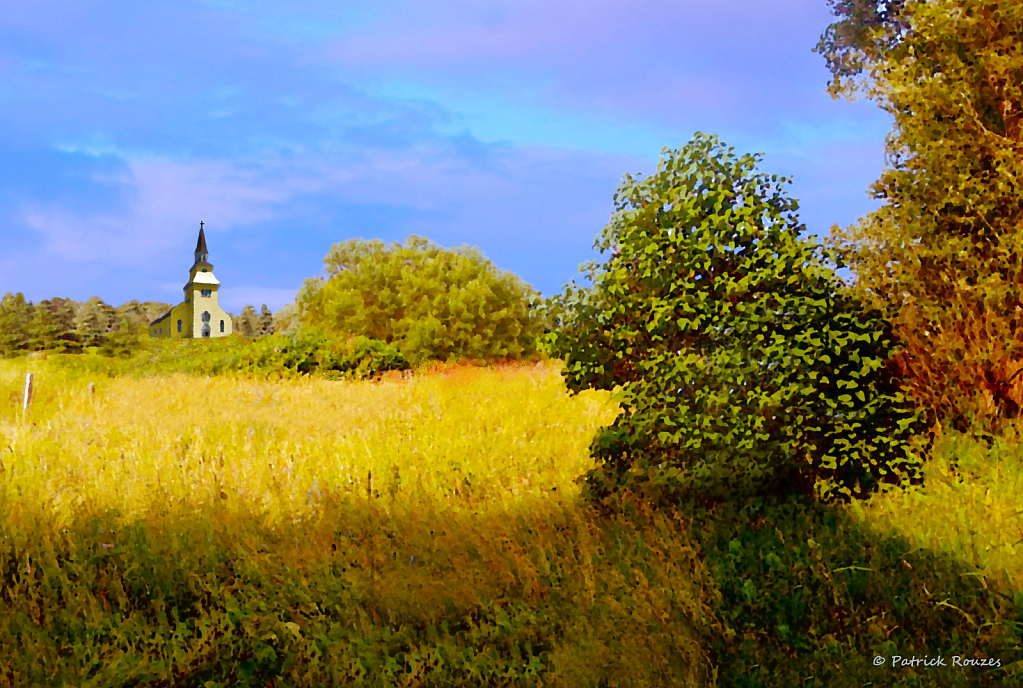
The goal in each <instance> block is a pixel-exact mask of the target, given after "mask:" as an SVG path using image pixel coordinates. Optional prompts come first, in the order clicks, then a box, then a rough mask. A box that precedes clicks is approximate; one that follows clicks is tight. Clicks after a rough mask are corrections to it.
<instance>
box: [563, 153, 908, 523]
mask: <svg viewBox="0 0 1023 688" xmlns="http://www.w3.org/2000/svg"><path fill="white" fill-rule="evenodd" d="M731 151H732V149H727V152H726V151H724V150H722V146H721V145H720V144H719V143H718V140H717V138H716V137H714V136H706V135H703V134H697V135H696V136H695V137H694V139H693V140H692V141H690V143H689V144H687V145H686V146H685V147H684V148H683V149H680V150H674V151H668V149H665V151H664V152H663V153H662V158H661V160H660V163H659V164H658V168H657V173H656V174H655V175H654V176H652V177H651V178H649V179H646V180H640V179H635V180H634V179H633V178H632V177H631V176H629V175H626V177H625V179H624V181H623V182H622V185H621V186H620V188H619V189H618V192H617V194H616V195H615V208H616V210H615V213H614V215H613V216H612V219H611V222H610V223H609V224H608V226H607V227H606V228H605V229H604V232H603V235H602V239H601V238H598V240H597V242H596V244H595V248H599V249H600V251H601V253H604V252H606V251H607V250H609V249H612V255H611V258H610V259H609V260H608V261H607V262H606V263H604V264H602V265H601V264H598V263H596V262H594V263H590V264H589V265H588V266H585V267H586V268H587V270H588V273H589V279H590V280H592V281H593V282H594V288H593V289H578V288H576V287H575V285H574V284H573V285H569V286H568V287H567V288H566V290H565V293H564V294H562V295H561V296H559V297H556V298H555V299H551V300H548V301H547V302H545V307H544V310H545V315H544V317H545V318H546V320H547V322H548V323H553V326H552V331H551V332H550V333H548V335H547V345H548V346H549V347H550V350H551V352H552V353H553V354H554V355H557V356H560V357H563V358H564V359H565V362H566V366H565V368H564V370H563V375H564V376H565V378H566V383H567V385H568V387H569V389H570V390H573V391H580V390H583V389H589V388H593V389H615V388H618V389H617V391H618V394H617V397H618V400H619V401H620V402H621V404H622V408H623V414H622V415H620V416H619V417H618V419H617V420H616V421H615V423H614V424H613V425H611V426H610V427H608V428H605V429H604V430H603V431H601V432H600V433H599V434H598V435H597V436H596V438H595V439H594V441H593V444H592V446H591V450H592V452H593V453H594V456H595V457H596V458H597V459H598V460H599V461H600V465H598V466H597V467H596V468H595V469H593V470H592V471H590V472H589V473H588V474H587V475H586V476H583V478H581V479H580V480H581V481H582V482H584V488H583V493H584V495H586V496H587V497H588V498H590V499H592V500H597V501H600V500H603V499H604V498H606V497H608V496H609V495H611V494H612V493H623V492H624V491H626V490H628V491H631V492H634V493H636V494H639V493H647V494H648V496H650V497H651V498H655V499H658V498H666V497H667V496H668V495H674V496H676V497H683V496H689V497H695V498H697V499H699V500H701V501H705V502H708V503H718V502H722V501H726V500H730V499H736V500H741V499H748V498H752V497H755V496H758V495H776V496H780V495H815V496H816V497H818V498H820V499H823V500H829V499H832V498H846V499H847V498H848V497H850V496H861V495H863V494H864V493H865V492H866V491H868V490H870V489H873V488H874V487H875V486H877V485H878V484H879V483H882V482H901V481H905V480H907V479H908V480H911V481H914V482H918V481H919V480H920V472H919V467H920V460H919V457H918V456H917V455H916V454H915V453H914V451H912V449H911V447H910V445H909V442H908V440H909V439H910V438H911V437H912V435H913V434H914V432H916V431H918V430H920V429H922V423H921V418H920V414H919V412H918V411H917V409H915V408H914V407H912V406H911V405H910V403H909V402H908V400H907V398H906V397H905V396H904V395H903V394H902V393H901V392H900V391H899V390H898V386H897V379H896V378H895V377H894V376H893V374H892V373H891V371H890V368H889V367H888V366H887V365H886V361H887V360H888V357H889V356H890V355H891V353H892V351H893V348H894V344H893V341H892V337H891V332H890V326H889V325H888V324H887V323H886V322H885V321H884V320H882V319H881V318H880V317H879V314H878V313H877V312H876V311H867V310H866V309H864V308H863V306H862V304H861V303H860V302H858V301H856V300H855V299H854V298H852V297H851V296H849V295H847V294H845V293H844V292H842V291H840V290H839V288H838V284H839V283H838V282H837V281H836V280H835V278H834V277H833V272H832V271H831V270H829V269H827V268H824V267H822V266H821V265H820V264H819V262H818V257H817V256H816V254H815V250H816V249H817V247H816V246H814V245H812V244H810V243H808V242H805V241H803V240H800V239H799V233H800V232H801V231H803V230H804V228H803V226H802V225H799V224H798V223H797V219H796V215H795V211H796V210H797V209H798V204H797V203H796V201H795V200H792V199H789V198H787V197H786V196H785V195H784V193H783V185H784V184H785V183H786V182H788V181H789V180H787V179H785V178H779V177H777V176H771V177H768V176H767V175H764V174H759V173H754V170H755V166H756V162H757V159H758V158H757V156H749V155H746V156H743V157H742V158H740V159H736V157H735V156H734V155H733V154H732V152H731ZM824 257H827V254H825V255H824Z"/></svg>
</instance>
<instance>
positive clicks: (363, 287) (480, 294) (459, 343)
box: [294, 236, 538, 362]
mask: <svg viewBox="0 0 1023 688" xmlns="http://www.w3.org/2000/svg"><path fill="white" fill-rule="evenodd" d="M324 264H325V265H326V268H327V274H328V277H327V279H326V280H323V279H319V278H317V279H312V280H306V282H305V284H304V285H303V287H302V289H301V291H300V292H299V294H298V296H297V298H296V309H295V310H296V311H297V313H296V315H295V318H294V319H295V320H297V321H298V325H299V327H301V326H308V325H315V326H320V327H322V328H323V329H324V330H326V331H328V332H330V333H332V334H334V335H335V336H340V337H348V336H358V335H364V336H366V337H369V338H371V339H375V340H380V341H383V342H386V343H388V344H390V343H394V344H395V345H397V346H398V348H399V350H400V351H401V353H402V355H403V356H404V357H405V358H406V359H407V360H409V361H412V362H418V361H422V360H425V359H446V358H450V357H467V358H473V359H477V360H494V359H498V358H505V357H507V358H522V357H525V356H529V355H531V354H533V353H534V352H535V350H536V331H537V327H536V325H535V324H534V323H533V322H532V320H531V318H530V317H529V305H530V303H531V300H532V299H533V298H534V297H536V296H537V295H538V294H537V292H536V291H535V290H534V289H532V288H531V287H529V286H528V285H527V284H525V283H524V282H522V280H520V279H519V278H518V277H516V276H515V275H513V274H511V273H509V272H506V271H500V270H497V269H496V268H495V267H494V265H493V263H491V262H490V261H489V260H487V259H486V258H485V257H484V256H483V255H482V254H481V253H480V252H479V250H478V249H475V248H468V247H465V246H463V247H461V248H457V249H443V248H440V247H438V246H436V245H434V244H433V243H432V242H430V241H429V240H427V239H424V238H421V237H416V236H411V237H409V238H408V239H407V240H406V241H405V244H404V245H401V244H397V243H395V244H391V245H386V246H385V245H384V243H383V242H381V241H378V240H374V241H363V240H361V239H351V240H349V241H346V242H343V243H340V244H335V245H334V246H333V247H332V248H331V250H330V253H329V254H328V255H327V257H326V258H325V259H324Z"/></svg>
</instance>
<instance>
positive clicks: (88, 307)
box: [75, 296, 116, 347]
mask: <svg viewBox="0 0 1023 688" xmlns="http://www.w3.org/2000/svg"><path fill="white" fill-rule="evenodd" d="M115 315H116V311H115V310H114V307H113V306H111V305H109V304H107V303H104V302H103V299H101V298H100V297H98V296H93V297H92V298H91V299H89V300H88V301H86V302H85V304H84V305H83V306H82V307H81V309H80V310H79V311H78V314H77V315H76V316H75V334H77V335H78V339H79V341H81V342H82V346H83V347H94V346H95V347H103V346H104V345H105V344H106V343H107V335H108V334H109V333H110V332H111V331H112V330H113V329H114V325H115Z"/></svg>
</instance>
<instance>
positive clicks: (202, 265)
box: [192, 260, 213, 269]
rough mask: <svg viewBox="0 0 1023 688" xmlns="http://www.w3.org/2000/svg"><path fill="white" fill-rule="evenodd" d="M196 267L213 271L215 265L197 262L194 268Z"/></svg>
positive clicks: (203, 261) (202, 261) (201, 261)
mask: <svg viewBox="0 0 1023 688" xmlns="http://www.w3.org/2000/svg"><path fill="white" fill-rule="evenodd" d="M195 266H198V267H200V268H210V269H213V264H212V263H208V262H206V261H205V260H200V261H197V262H196V264H195V265H194V266H192V267H195Z"/></svg>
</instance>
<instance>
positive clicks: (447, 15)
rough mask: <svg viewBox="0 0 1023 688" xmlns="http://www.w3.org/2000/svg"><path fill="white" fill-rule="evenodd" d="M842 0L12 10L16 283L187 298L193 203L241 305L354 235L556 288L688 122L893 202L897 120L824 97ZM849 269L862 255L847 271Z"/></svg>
mask: <svg viewBox="0 0 1023 688" xmlns="http://www.w3.org/2000/svg"><path fill="white" fill-rule="evenodd" d="M831 21H833V18H832V17H831V15H830V13H829V12H828V9H827V6H826V2H825V0H778V1H777V2H772V3H765V2H762V0H716V1H715V2H712V3H705V2H695V1H691V0H585V1H582V0H542V1H539V0H538V1H534V0H518V1H517V2H502V1H489V0H432V1H430V2H427V1H425V0H404V1H402V2H397V1H391V0H375V1H374V2H344V1H343V0H333V1H331V2H326V1H323V0H309V1H302V0H288V1H287V2H284V1H277V0H248V1H245V2H241V1H238V2H234V1H231V0H174V1H173V2H164V1H162V0H149V1H147V2H143V3H140V2H127V1H124V0H107V1H105V2H96V1H89V0H75V1H74V2H72V1H71V0H33V1H32V2H18V1H16V0H0V159H2V160H3V165H0V239H2V241H3V245H4V250H3V251H2V252H0V294H2V293H5V292H8V291H10V292H18V291H21V292H23V293H24V294H25V296H26V298H28V299H30V300H32V301H36V302H38V301H39V300H42V299H46V298H51V297H54V296H61V297H70V298H73V299H76V300H85V299H88V298H89V297H91V296H100V297H101V298H103V299H104V300H105V301H107V302H108V303H112V304H114V305H120V304H121V303H123V302H125V301H128V300H130V299H133V298H134V299H138V300H140V301H147V300H158V301H166V302H169V303H177V302H179V301H180V300H181V294H182V292H181V288H182V287H183V286H184V284H185V282H186V281H187V276H188V273H187V270H188V268H189V267H190V266H191V264H192V251H193V250H194V248H195V240H196V235H197V232H198V228H199V221H200V220H202V221H204V222H205V227H206V237H207V242H208V245H209V250H210V262H211V263H213V264H214V266H215V274H216V275H217V277H218V279H220V281H221V283H222V287H221V303H222V305H224V307H225V308H227V309H228V310H231V311H233V312H239V311H240V310H241V308H242V307H243V306H244V305H245V304H252V305H254V306H255V307H256V308H257V310H258V308H259V306H260V304H262V303H266V304H267V305H268V306H269V307H270V308H271V309H272V310H277V309H278V308H280V307H281V306H283V305H285V304H286V303H288V302H289V301H291V300H292V299H293V298H294V295H295V293H296V291H297V290H298V289H299V288H300V287H301V285H302V281H303V280H304V279H306V278H309V277H313V276H315V275H319V274H322V272H323V258H324V256H325V255H326V254H327V251H328V250H329V249H330V246H331V245H332V244H333V243H335V242H341V241H345V240H346V239H350V238H356V237H359V238H364V239H382V240H384V241H385V242H388V243H390V242H393V241H403V240H404V239H405V238H406V237H407V236H409V235H410V234H417V235H420V236H425V237H427V238H429V239H431V240H432V241H434V242H436V243H438V244H440V245H441V246H445V247H452V246H459V245H462V244H467V245H469V246H478V247H479V248H480V250H482V251H483V253H484V254H485V255H486V256H487V257H488V258H490V259H491V260H492V261H493V262H494V263H495V264H496V265H497V267H499V268H501V269H505V270H510V271H512V272H514V273H516V274H517V275H519V276H520V277H522V278H523V279H524V280H525V281H526V282H528V283H529V284H531V285H532V286H533V287H535V288H537V289H538V290H540V291H541V292H542V293H543V294H544V295H546V296H549V295H553V294H554V293H556V292H558V291H560V289H561V287H562V285H564V284H565V283H566V282H568V281H569V280H571V279H572V278H574V277H577V276H578V266H579V264H580V263H582V262H585V261H588V260H592V259H594V258H596V257H597V254H596V253H595V252H594V251H593V249H592V245H593V241H594V238H595V237H596V235H597V234H598V233H599V232H600V231H601V229H602V228H603V227H604V225H605V224H606V223H607V222H608V219H609V218H610V215H611V213H612V211H613V196H614V193H615V190H616V188H617V186H618V183H619V182H620V180H621V177H622V175H624V174H626V173H630V174H634V175H635V174H637V173H639V174H643V175H648V174H651V173H652V172H654V171H655V169H656V165H657V160H658V157H659V155H660V151H661V148H662V147H665V146H667V147H670V148H676V147H680V146H682V145H683V144H684V143H686V142H687V141H688V140H689V139H690V138H691V137H692V135H693V133H694V132H696V131H703V132H707V133H713V134H717V135H718V136H719V137H720V138H721V139H722V141H724V142H725V143H726V144H728V145H729V146H733V147H734V148H735V149H736V152H737V153H747V152H749V153H760V152H762V153H764V154H765V156H764V159H763V160H762V161H761V164H760V169H761V171H763V172H767V173H769V174H781V175H785V176H791V177H793V185H792V187H791V189H790V193H791V195H792V196H793V197H795V198H797V199H799V201H800V205H801V211H800V217H801V220H802V221H803V222H804V223H805V224H806V226H807V229H808V233H809V234H811V235H819V236H824V235H826V234H827V232H828V229H829V227H830V226H831V225H833V224H836V223H837V224H841V225H848V224H850V223H852V222H855V221H856V219H857V218H859V217H861V216H862V215H864V214H866V213H867V212H869V211H870V210H872V209H873V208H875V207H876V206H877V203H876V202H875V201H872V200H870V199H869V198H868V197H867V188H868V186H869V185H870V184H871V182H873V181H874V180H875V179H876V178H877V177H878V176H879V174H880V173H881V171H882V169H883V167H884V137H885V135H886V134H887V133H888V131H889V130H890V128H891V122H890V119H889V118H888V116H887V115H885V114H884V113H883V112H881V111H880V110H879V109H878V108H877V107H876V106H874V105H873V104H872V103H869V102H857V103H848V102H844V101H835V100H832V99H831V98H830V97H829V96H828V95H827V94H826V92H825V87H826V84H827V81H828V78H829V74H828V72H827V69H826V68H825V64H824V60H823V59H822V58H821V57H820V56H819V55H817V54H815V53H813V52H811V49H812V48H813V46H814V45H816V43H817V40H818V38H819V36H820V34H821V33H822V32H823V31H824V29H825V28H826V27H827V25H828V24H829V23H830V22H831ZM840 274H842V275H843V276H848V274H849V273H848V271H842V273H840Z"/></svg>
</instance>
